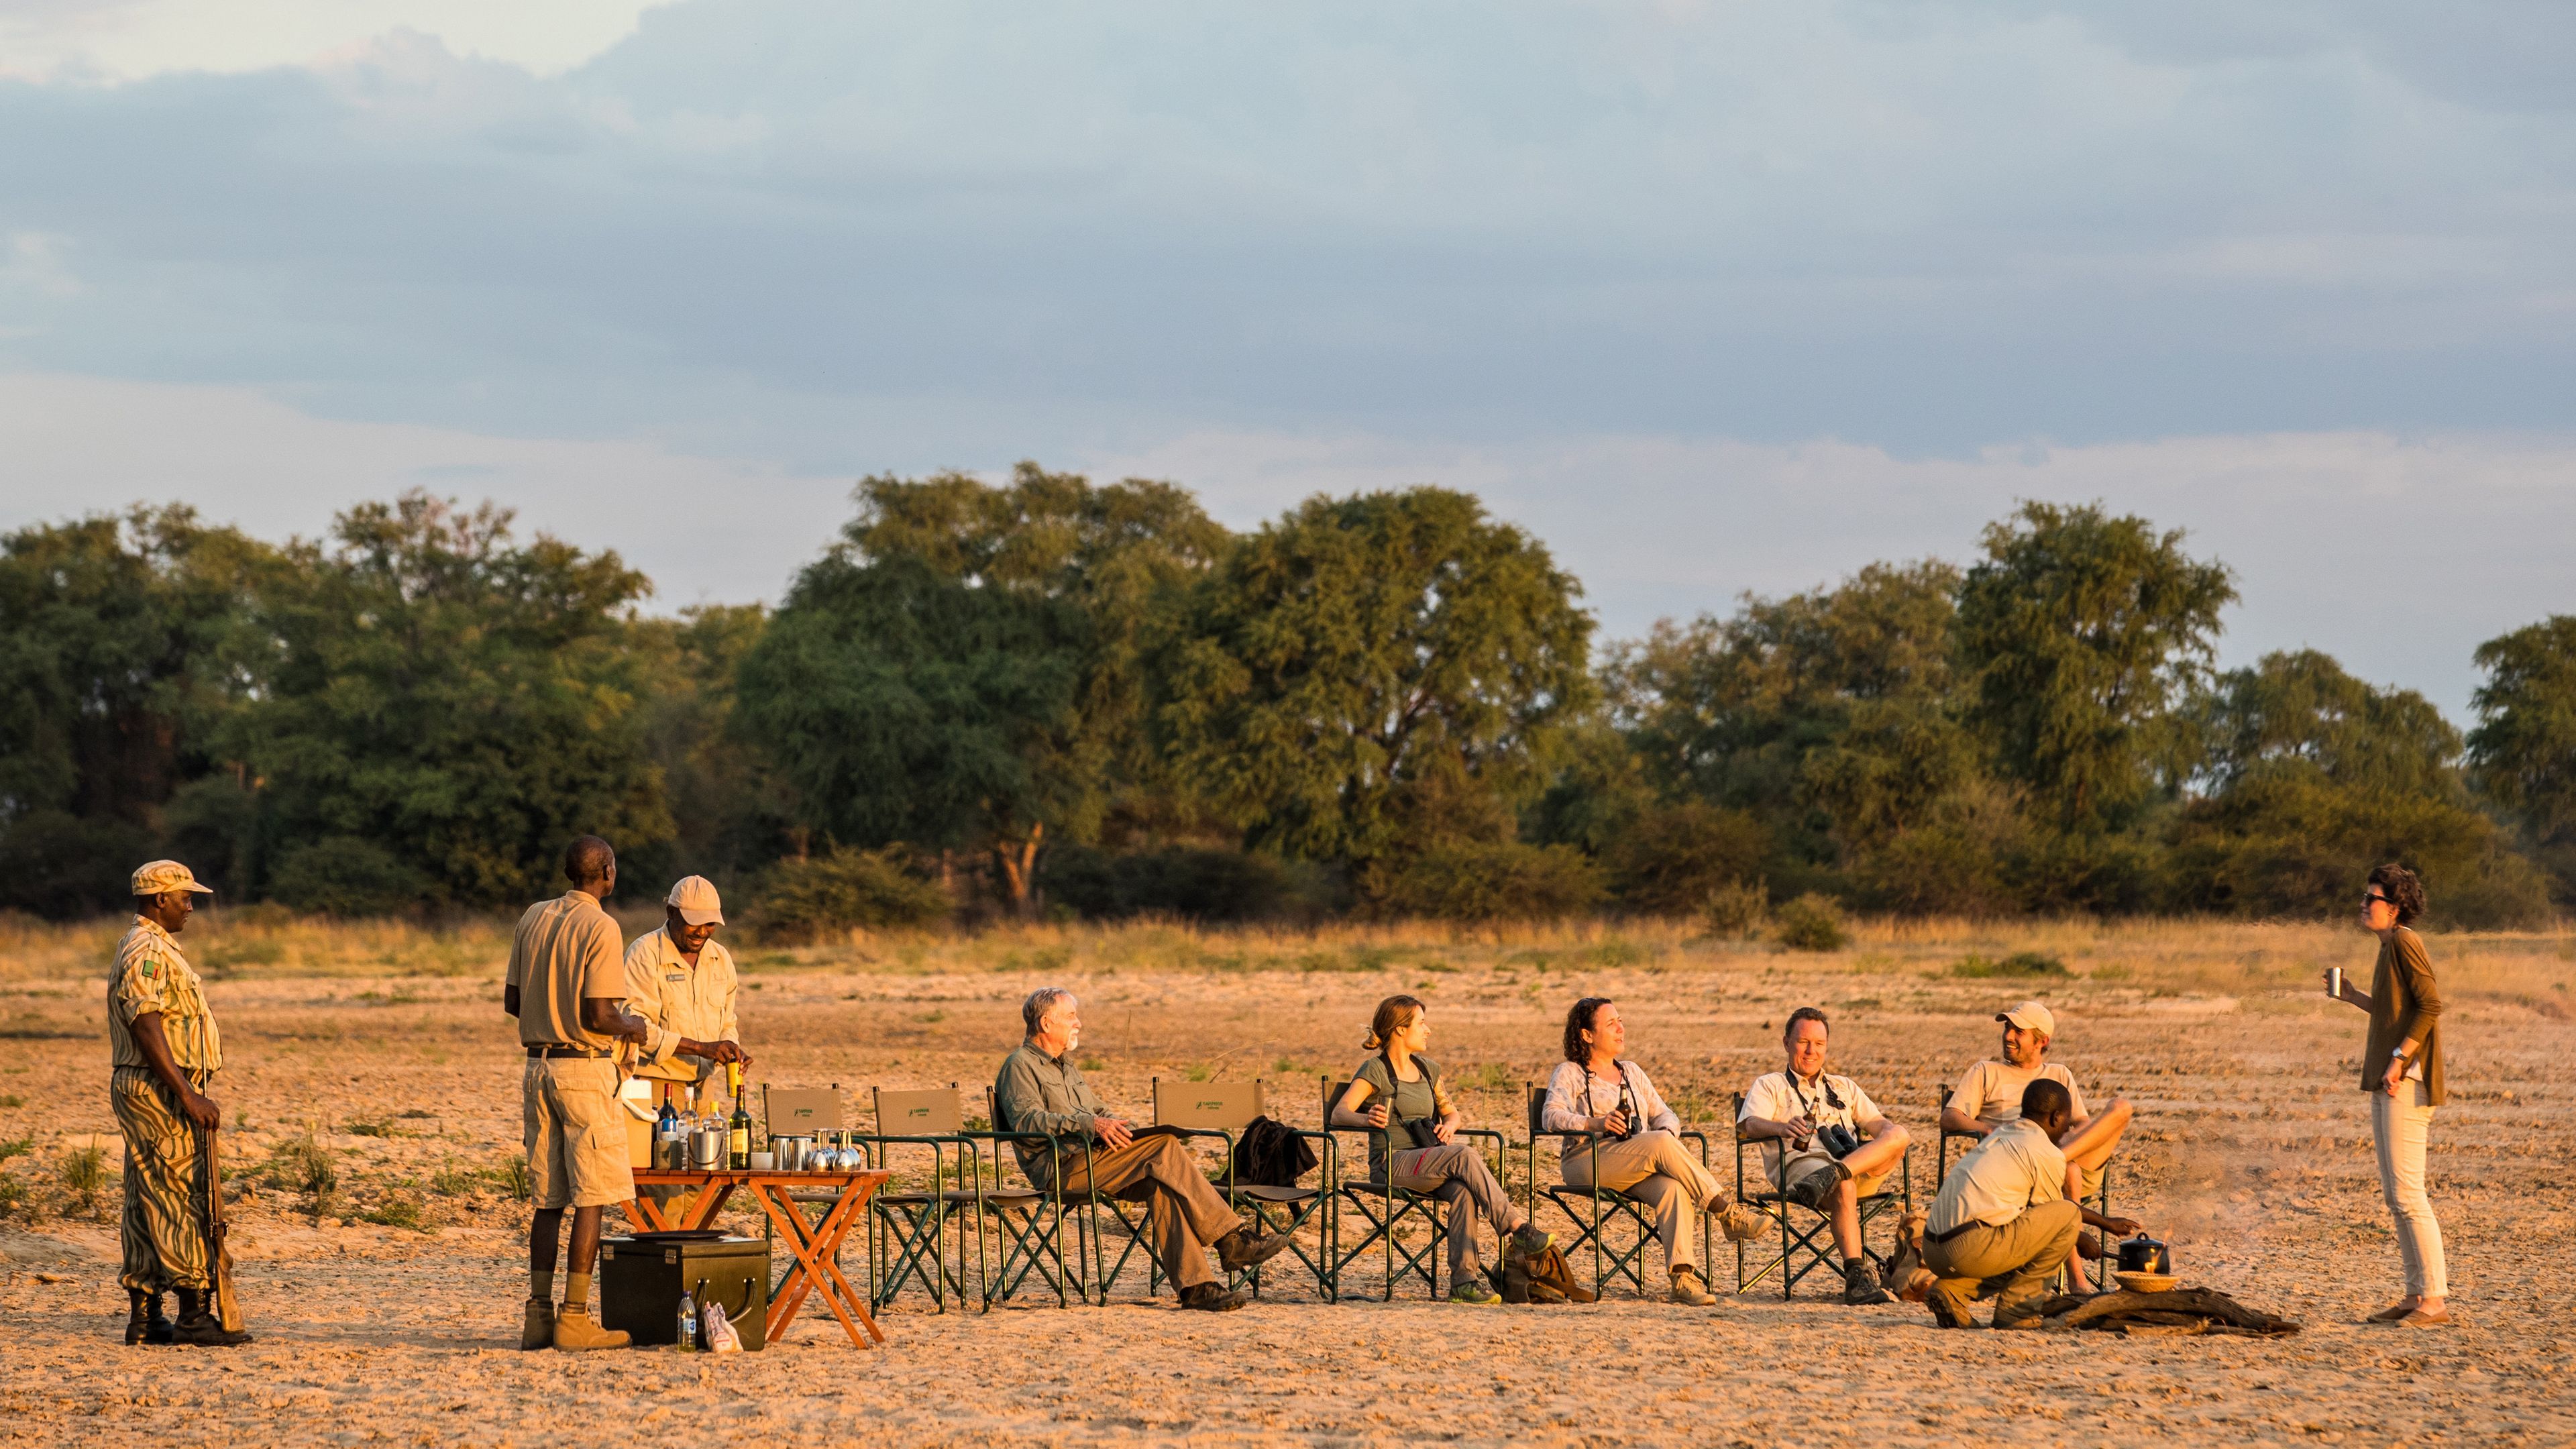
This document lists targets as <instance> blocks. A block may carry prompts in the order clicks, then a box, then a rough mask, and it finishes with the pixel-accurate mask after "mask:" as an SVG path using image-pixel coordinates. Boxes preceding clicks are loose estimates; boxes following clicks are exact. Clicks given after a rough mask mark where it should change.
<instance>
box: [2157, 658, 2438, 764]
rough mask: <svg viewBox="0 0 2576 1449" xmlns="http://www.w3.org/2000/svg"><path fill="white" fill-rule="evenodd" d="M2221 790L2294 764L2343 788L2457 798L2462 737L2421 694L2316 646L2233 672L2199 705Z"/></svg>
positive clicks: (2205, 748)
mask: <svg viewBox="0 0 2576 1449" xmlns="http://www.w3.org/2000/svg"><path fill="white" fill-rule="evenodd" d="M2198 710H2199V714H2200V717H2201V730H2200V738H2201V748H2202V750H2203V751H2204V753H2205V762H2204V764H2203V766H2202V768H2203V769H2204V771H2205V772H2206V773H2207V774H2208V776H2209V777H2210V779H2211V781H2212V782H2213V793H2218V794H2224V793H2226V792H2227V791H2228V790H2231V789H2233V788H2235V787H2236V786H2237V785H2238V784H2240V783H2242V782H2243V781H2245V780H2247V779H2249V778H2251V777H2252V776H2254V775H2256V774H2258V773H2261V772H2263V771H2266V770H2277V769H2282V768H2286V767H2293V766H2299V767H2309V768H2313V769H2314V770H2315V771H2316V772H2317V773H2318V774H2319V775H2321V776H2322V777H2323V778H2325V779H2327V780H2330V781H2332V782H2334V783H2336V784H2338V785H2347V786H2353V787H2357V788H2362V789H2372V790H2391V791H2397V792H2401V793H2412V794H2419V795H2442V796H2446V797H2456V796H2457V795H2458V793H2459V789H2460V782H2459V778H2458V773H2457V765H2458V761H2459V756H2460V732H2459V731H2458V730H2457V729H2454V728H2452V726H2451V722H2450V721H2448V720H2446V719H2444V718H2442V712H2441V711H2440V710H2438V709H2435V708H2434V707H2433V702H2432V701H2431V700H2428V699H2426V698H2425V697H2424V696H2422V695H2420V694H2417V693H2416V692H2415V691H2413V690H2411V689H2385V690H2382V689H2376V688H2373V687H2372V686H2371V685H2369V684H2368V683H2366V682H2364V681H2362V680H2359V679H2355V678H2353V677H2352V676H2351V675H2350V674H2347V673H2345V672H2344V668H2343V666H2342V665H2341V664H2338V663H2336V662H2335V660H2334V657H2333V656H2332V655H2328V654H2322V653H2319V652H2318V651H2316V650H2314V649H2301V650H2297V651H2295V652H2286V653H2273V654H2266V655H2264V656H2263V658H2262V659H2261V660H2260V661H2259V662H2257V663H2256V664H2255V665H2254V667H2252V668H2251V669H2237V670H2231V671H2229V672H2227V673H2226V674H2222V675H2220V676H2219V677H2218V680H2217V683H2216V686H2215V687H2214V688H2213V689H2212V690H2211V692H2210V693H2209V694H2208V695H2207V696H2206V697H2205V698H2204V699H2203V700H2202V701H2201V702H2200V704H2199V706H2198Z"/></svg>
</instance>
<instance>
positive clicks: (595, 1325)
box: [555, 1303, 632, 1353]
mask: <svg viewBox="0 0 2576 1449" xmlns="http://www.w3.org/2000/svg"><path fill="white" fill-rule="evenodd" d="M631 1337H632V1336H631V1335H630V1334H628V1333H627V1331H626V1330H625V1329H622V1328H602V1327H600V1326H599V1320H598V1319H596V1318H593V1317H591V1316H590V1305H589V1304H587V1303H584V1304H579V1305H575V1304H571V1303H567V1304H565V1305H564V1306H563V1311H562V1312H560V1313H557V1314H556V1315H555V1347H557V1348H559V1349H562V1350H563V1351H565V1352H566V1353H577V1352H581V1351H583V1350H587V1349H594V1348H624V1347H625V1346H626V1345H627V1343H628V1342H629V1340H630V1338H631Z"/></svg>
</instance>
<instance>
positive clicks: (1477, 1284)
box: [1449, 1274, 1503, 1308]
mask: <svg viewBox="0 0 2576 1449" xmlns="http://www.w3.org/2000/svg"><path fill="white" fill-rule="evenodd" d="M1449 1301H1450V1302H1452V1303H1472V1304H1474V1305H1476V1306H1477V1307H1479V1308H1492V1307H1495V1306H1497V1305H1499V1304H1500V1303H1501V1302H1502V1301H1503V1295H1501V1294H1500V1293H1497V1292H1495V1291H1494V1290H1493V1289H1492V1288H1490V1287H1487V1286H1486V1284H1485V1279H1484V1277H1483V1275H1482V1274H1479V1275H1477V1276H1475V1277H1471V1278H1461V1279H1459V1280H1458V1286H1457V1287H1455V1288H1452V1289H1450V1290H1449Z"/></svg>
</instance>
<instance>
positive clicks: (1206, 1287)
mask: <svg viewBox="0 0 2576 1449" xmlns="http://www.w3.org/2000/svg"><path fill="white" fill-rule="evenodd" d="M1251 1301H1252V1295H1251V1294H1249V1293H1243V1292H1233V1293H1229V1292H1227V1291H1226V1290H1225V1289H1224V1288H1223V1287H1222V1286H1220V1285H1218V1284H1215V1283H1194V1284H1192V1285H1190V1286H1189V1287H1187V1288H1184V1289H1182V1290H1181V1306H1182V1307H1183V1308H1193V1309H1196V1310H1198V1311H1199V1312H1201V1313H1232V1312H1233V1311H1234V1310H1236V1309H1238V1308H1241V1307H1242V1306H1243V1305H1245V1304H1247V1303H1250V1302H1251Z"/></svg>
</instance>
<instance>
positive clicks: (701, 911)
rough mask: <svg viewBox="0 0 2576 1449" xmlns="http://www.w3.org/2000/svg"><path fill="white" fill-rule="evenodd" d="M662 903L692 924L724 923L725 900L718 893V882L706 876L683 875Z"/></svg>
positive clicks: (711, 924) (715, 924)
mask: <svg viewBox="0 0 2576 1449" xmlns="http://www.w3.org/2000/svg"><path fill="white" fill-rule="evenodd" d="M662 903H663V904H664V905H667V906H669V907H671V908H672V909H673V910H676V911H678V912H679V913H680V919H681V920H684V921H686V922H688V923H689V924H690V925H692V926H721V925H723V924H724V902H723V900H721V899H720V898H718V897H717V895H716V883H715V882H714V881H711V880H709V879H707V878H706V877H705V876H702V875H690V876H682V877H681V878H680V883H679V884H678V885H675V886H673V887H671V894H670V895H669V896H667V897H665V898H664V900H663V902H662Z"/></svg>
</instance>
